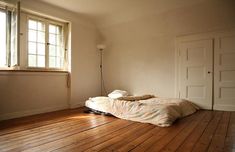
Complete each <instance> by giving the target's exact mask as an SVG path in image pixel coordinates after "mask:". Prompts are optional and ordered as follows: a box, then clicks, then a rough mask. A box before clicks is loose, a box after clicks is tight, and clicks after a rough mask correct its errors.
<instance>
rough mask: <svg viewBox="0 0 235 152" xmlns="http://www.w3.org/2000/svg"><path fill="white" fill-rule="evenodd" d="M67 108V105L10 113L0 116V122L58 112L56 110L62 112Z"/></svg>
mask: <svg viewBox="0 0 235 152" xmlns="http://www.w3.org/2000/svg"><path fill="white" fill-rule="evenodd" d="M68 108H69V106H68V105H61V106H52V107H46V108H41V109H34V110H25V111H17V112H12V113H6V114H1V115H0V120H7V119H13V118H19V117H24V116H30V115H35V114H40V113H46V112H52V111H58V110H63V109H68Z"/></svg>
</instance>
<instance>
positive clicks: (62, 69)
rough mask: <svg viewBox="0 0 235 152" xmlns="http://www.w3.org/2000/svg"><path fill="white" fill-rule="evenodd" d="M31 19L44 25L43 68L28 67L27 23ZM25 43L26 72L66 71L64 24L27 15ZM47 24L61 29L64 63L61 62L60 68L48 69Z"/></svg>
mask: <svg viewBox="0 0 235 152" xmlns="http://www.w3.org/2000/svg"><path fill="white" fill-rule="evenodd" d="M30 19H32V20H36V21H41V22H44V23H45V67H29V66H28V41H29V40H28V30H29V27H28V21H29V20H30ZM26 24H27V25H26V29H25V30H26V42H25V46H26V47H25V48H26V53H25V54H26V58H25V59H26V61H25V62H26V63H25V65H26V69H28V70H42V71H43V70H45V71H67V70H68V65H67V63H68V62H67V51H66V46H65V44H66V43H65V41H66V39H65V24H66V23H62V22H60V21H55V20H53V19H48V18H45V17H39V16H36V15H31V14H28V15H27V23H26ZM49 24H52V25H58V26H61V28H62V33H61V34H62V39H63V40H62V44H63V48H62V49H63V50H64V51H63V53H64V62H63V66H62V67H61V68H50V67H49V45H50V44H49Z"/></svg>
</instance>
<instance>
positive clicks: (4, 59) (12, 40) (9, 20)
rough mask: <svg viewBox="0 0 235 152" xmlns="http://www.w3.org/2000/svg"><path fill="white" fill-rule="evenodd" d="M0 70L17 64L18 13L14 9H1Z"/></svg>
mask: <svg viewBox="0 0 235 152" xmlns="http://www.w3.org/2000/svg"><path fill="white" fill-rule="evenodd" d="M0 21H1V23H0V68H1V67H11V66H14V65H16V64H17V59H16V56H17V51H16V12H15V10H14V9H13V8H8V7H3V8H2V7H0Z"/></svg>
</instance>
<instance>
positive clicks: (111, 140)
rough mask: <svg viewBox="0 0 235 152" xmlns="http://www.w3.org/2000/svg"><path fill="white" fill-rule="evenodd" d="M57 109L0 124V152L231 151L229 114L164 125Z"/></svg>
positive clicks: (234, 141)
mask: <svg viewBox="0 0 235 152" xmlns="http://www.w3.org/2000/svg"><path fill="white" fill-rule="evenodd" d="M83 110H84V108H79V109H73V110H62V111H57V112H51V113H46V114H39V115H34V116H29V117H24V118H17V119H12V120H7V121H1V122H0V152H19V151H24V152H32V151H33V152H51V151H53V152H80V151H88V152H90V151H102V152H111V151H118V152H127V151H134V152H144V151H154V152H157V151H161V152H166V151H167V152H175V151H177V152H190V151H194V152H203V151H209V152H232V151H235V112H223V111H206V110H200V111H198V112H197V113H195V114H193V115H190V116H188V117H185V118H182V119H180V120H177V121H176V122H175V123H174V124H173V125H172V126H170V127H163V128H162V127H158V126H155V125H151V124H144V123H138V122H133V121H127V120H121V119H118V118H115V117H110V116H103V115H95V114H88V113H83Z"/></svg>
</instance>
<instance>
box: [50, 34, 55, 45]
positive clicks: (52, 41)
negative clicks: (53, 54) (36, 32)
mask: <svg viewBox="0 0 235 152" xmlns="http://www.w3.org/2000/svg"><path fill="white" fill-rule="evenodd" d="M55 39H56V35H55V34H50V35H49V43H50V44H54V45H55V44H56V43H55V42H56V40H55Z"/></svg>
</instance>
